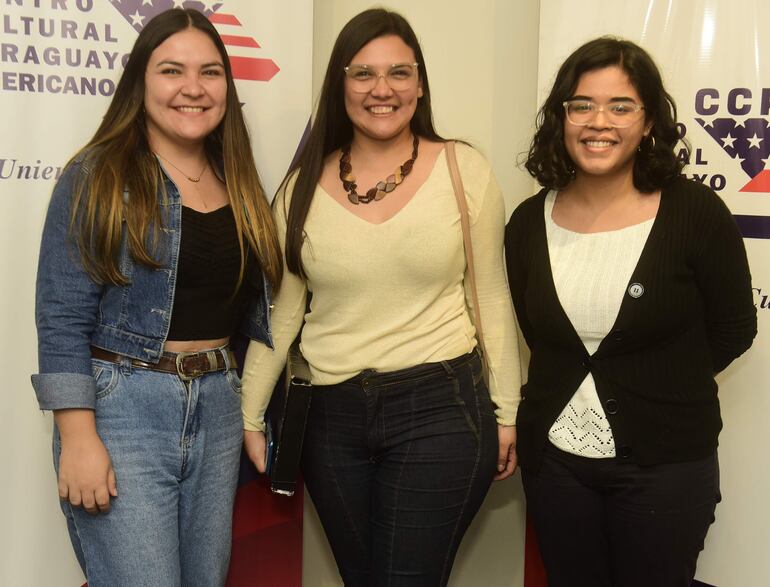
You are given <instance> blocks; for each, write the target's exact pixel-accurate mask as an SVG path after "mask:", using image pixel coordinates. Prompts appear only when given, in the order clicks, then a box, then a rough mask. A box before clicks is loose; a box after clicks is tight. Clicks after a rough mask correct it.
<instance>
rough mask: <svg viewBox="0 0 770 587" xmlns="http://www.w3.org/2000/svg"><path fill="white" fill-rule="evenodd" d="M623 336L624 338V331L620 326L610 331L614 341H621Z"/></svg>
mask: <svg viewBox="0 0 770 587" xmlns="http://www.w3.org/2000/svg"><path fill="white" fill-rule="evenodd" d="M625 338H626V333H625V331H623V330H621V329H620V328H616V329H615V330H613V331H612V340H614V341H616V342H621V341H622V340H624V339H625Z"/></svg>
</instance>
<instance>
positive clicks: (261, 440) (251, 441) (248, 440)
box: [243, 430, 267, 473]
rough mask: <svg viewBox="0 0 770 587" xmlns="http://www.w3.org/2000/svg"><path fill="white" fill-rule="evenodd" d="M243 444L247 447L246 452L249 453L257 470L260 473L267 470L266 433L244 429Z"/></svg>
mask: <svg viewBox="0 0 770 587" xmlns="http://www.w3.org/2000/svg"><path fill="white" fill-rule="evenodd" d="M243 446H244V448H245V449H246V454H247V455H249V459H250V460H251V462H252V463H254V466H255V467H256V468H257V471H259V472H260V473H264V472H265V460H266V458H267V457H266V454H265V453H266V450H267V443H266V442H265V434H264V433H263V432H256V431H253V430H244V431H243Z"/></svg>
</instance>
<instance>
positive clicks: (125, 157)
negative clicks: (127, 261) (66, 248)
mask: <svg viewBox="0 0 770 587" xmlns="http://www.w3.org/2000/svg"><path fill="white" fill-rule="evenodd" d="M191 28H192V29H196V30H199V31H201V32H203V33H205V34H206V35H207V36H208V37H209V38H210V39H211V41H212V42H213V43H214V45H215V46H216V48H217V51H218V52H219V54H220V56H221V57H222V62H223V65H224V68H225V78H226V80H227V97H226V106H225V115H224V118H223V119H222V121H221V122H220V123H219V125H218V126H217V128H215V129H214V130H213V131H212V132H211V133H210V134H209V135H208V136H207V137H206V139H205V142H204V148H205V151H206V156H207V157H208V159H209V161H210V162H211V163H212V165H213V166H214V167H215V168H217V169H221V171H222V173H223V175H224V180H225V185H226V187H227V193H228V196H229V199H230V205H231V206H232V210H233V216H234V217H235V227H236V232H237V235H238V242H239V245H240V249H241V270H240V277H239V283H240V280H242V279H243V276H244V271H245V262H246V261H245V260H246V256H247V255H246V254H244V252H245V249H246V247H248V248H249V249H250V250H252V251H253V252H254V253H255V254H256V256H257V259H258V260H259V262H260V265H261V267H262V270H263V271H264V272H265V275H266V276H267V278H268V280H269V281H270V282H271V284H272V285H273V287H274V288H278V286H279V285H280V282H281V277H282V274H283V262H282V259H281V250H280V246H279V243H278V235H277V232H276V229H275V224H274V222H273V216H272V214H271V211H270V205H269V203H268V202H267V198H265V194H264V190H263V189H262V184H261V183H260V180H259V175H258V173H257V168H256V166H255V164H254V157H253V156H252V152H251V144H250V141H249V134H248V130H247V129H246V123H245V121H244V119H243V114H242V111H241V105H240V102H239V100H238V93H237V91H236V89H235V82H234V81H233V74H232V69H231V67H230V60H229V59H228V57H227V51H226V50H225V46H224V43H223V42H222V39H221V38H220V36H219V33H217V31H216V29H215V28H214V26H213V25H212V24H211V22H209V20H208V19H207V18H206V17H205V16H204V15H203V14H201V13H200V12H198V11H196V10H192V9H189V8H188V9H171V10H167V11H165V12H162V13H160V14H159V15H158V16H156V17H155V18H153V19H152V20H150V21H149V22H148V23H147V25H146V26H145V27H144V28H143V29H142V31H141V32H140V33H139V36H138V37H137V39H136V42H135V43H134V47H133V49H132V50H131V54H130V56H129V59H128V62H127V63H126V67H125V69H124V70H123V75H122V76H121V77H120V81H119V82H118V85H117V88H116V90H115V95H114V96H113V97H112V101H111V102H110V105H109V107H108V108H107V113H106V114H105V115H104V118H103V119H102V122H101V124H100V125H99V128H98V129H97V130H96V133H95V134H94V136H93V137H92V138H91V140H90V141H88V143H87V144H86V145H85V146H84V147H83V148H82V149H80V151H78V153H77V154H76V155H75V156H74V157H73V158H72V159H71V160H70V162H69V163H68V165H71V164H75V163H77V162H79V161H81V160H85V164H84V166H85V167H86V168H87V170H88V171H87V173H84V174H81V176H80V178H79V180H78V181H77V184H76V186H75V193H74V198H73V205H72V214H71V218H70V231H71V233H72V234H73V236H74V237H75V240H76V242H77V244H78V249H79V252H80V255H81V258H82V261H83V266H84V268H85V269H86V271H87V272H88V274H89V275H90V276H91V277H92V278H93V279H94V280H95V281H97V282H99V283H112V284H115V285H124V284H126V283H127V282H128V279H127V278H126V277H125V276H124V275H123V274H122V273H121V271H120V267H119V264H120V261H119V256H120V249H121V239H122V237H123V234H124V227H125V234H126V240H127V245H128V249H129V251H130V253H131V255H132V256H133V257H134V259H135V260H136V261H137V262H138V263H142V264H144V265H147V266H150V267H158V266H159V264H158V261H157V260H156V259H155V255H156V251H154V250H153V246H154V245H156V244H157V242H158V235H159V231H160V230H161V225H162V221H161V215H160V209H159V206H158V195H157V194H158V189H159V188H160V189H162V186H163V174H162V172H161V169H160V166H159V164H158V160H157V159H156V157H155V155H154V154H153V153H152V151H151V149H150V145H149V140H148V136H147V122H146V120H145V113H144V93H145V70H146V69H147V63H148V61H149V60H150V56H151V55H152V52H153V51H155V49H156V48H157V47H158V46H159V45H160V44H161V43H163V42H164V41H165V40H166V39H168V38H169V37H170V36H171V35H173V34H176V33H179V32H182V31H185V30H188V29H191ZM124 189H127V190H128V193H129V194H131V197H130V202H128V203H127V202H125V201H124V199H123V192H124Z"/></svg>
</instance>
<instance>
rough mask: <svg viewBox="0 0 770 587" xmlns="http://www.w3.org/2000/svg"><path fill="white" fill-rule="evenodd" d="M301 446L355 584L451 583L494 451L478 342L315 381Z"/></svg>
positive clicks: (322, 512)
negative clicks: (435, 359) (393, 367)
mask: <svg viewBox="0 0 770 587" xmlns="http://www.w3.org/2000/svg"><path fill="white" fill-rule="evenodd" d="M304 446H305V448H304V455H303V461H304V462H303V467H304V474H305V482H306V485H307V489H308V491H309V493H310V496H311V497H312V499H313V503H314V504H315V507H316V510H317V511H318V515H319V516H320V518H321V523H322V524H323V527H324V530H325V532H326V536H327V538H328V540H329V543H330V544H331V547H332V551H333V553H334V557H335V559H336V561H337V567H338V569H339V572H340V575H341V576H342V578H343V580H344V581H345V585H346V586H347V587H373V586H377V587H381V586H388V587H402V586H415V587H416V586H419V587H432V586H435V585H446V583H447V580H448V578H449V573H450V571H451V569H452V564H453V562H454V557H455V554H456V553H457V548H458V547H459V545H460V541H461V540H462V537H463V535H464V534H465V531H466V529H467V528H468V525H469V524H470V522H471V520H472V519H473V516H474V515H475V514H476V512H477V511H478V509H479V507H480V506H481V503H482V501H483V500H484V497H485V495H486V494H487V491H488V490H489V486H490V483H491V481H492V477H493V475H494V474H495V466H496V462H497V424H496V422H495V417H494V413H493V405H492V402H491V400H490V399H489V392H488V390H487V388H486V385H485V384H484V381H483V378H482V370H481V361H480V359H479V357H478V354H477V353H475V352H474V353H470V354H468V355H464V356H462V357H458V358H456V359H452V360H450V361H443V362H441V363H429V364H424V365H419V366H417V367H412V368H409V369H403V370H400V371H394V372H389V373H378V372H375V371H371V370H367V371H363V372H362V373H360V374H359V375H357V376H356V377H353V378H352V379H349V380H347V381H344V382H342V383H339V384H337V385H329V386H318V387H317V388H316V387H314V389H313V400H312V403H311V413H310V419H309V422H308V428H307V432H306V436H305V445H304Z"/></svg>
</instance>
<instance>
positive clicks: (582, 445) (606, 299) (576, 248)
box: [544, 190, 654, 458]
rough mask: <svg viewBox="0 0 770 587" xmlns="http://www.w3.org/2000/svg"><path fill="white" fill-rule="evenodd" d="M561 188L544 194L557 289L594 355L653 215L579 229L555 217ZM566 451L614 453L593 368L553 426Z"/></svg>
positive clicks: (604, 455)
mask: <svg viewBox="0 0 770 587" xmlns="http://www.w3.org/2000/svg"><path fill="white" fill-rule="evenodd" d="M555 201H556V192H555V191H553V190H552V191H551V192H550V193H548V195H547V196H546V198H545V207H544V214H545V226H546V236H547V239H548V254H549V256H550V259H551V273H552V274H553V281H554V285H555V286H556V293H557V294H558V296H559V302H560V303H561V306H562V308H563V309H564V312H565V313H566V314H567V317H568V318H569V320H570V322H571V323H572V326H573V327H574V328H575V331H576V332H577V334H578V336H580V340H582V341H583V344H584V345H585V347H586V350H587V351H588V353H589V354H593V353H595V352H596V350H597V349H598V348H599V344H600V343H601V341H602V339H604V337H605V336H607V334H608V333H609V332H610V331H611V330H612V327H613V325H614V323H615V319H616V318H617V315H618V311H619V310H620V303H621V301H622V300H623V296H624V294H625V292H626V289H627V288H628V287H629V283H628V282H629V280H630V279H631V275H632V274H633V271H634V268H635V267H636V265H637V263H638V262H639V257H640V256H641V254H642V249H643V248H644V244H645V243H646V242H647V237H648V235H649V234H650V229H651V228H652V224H653V221H654V218H651V219H650V220H647V221H645V222H642V223H640V224H635V225H633V226H628V227H626V228H622V229H619V230H612V231H608V232H594V233H579V232H572V231H570V230H567V229H565V228H562V227H560V226H558V225H557V224H556V223H555V222H554V221H553V219H552V217H551V214H552V211H553V205H554V202H555ZM548 438H549V440H550V441H551V443H552V444H554V445H555V446H556V447H558V448H560V449H561V450H563V451H566V452H569V453H573V454H576V455H580V456H583V457H590V458H609V457H614V456H615V442H614V440H613V437H612V429H611V427H610V424H609V422H608V421H607V417H606V415H605V413H604V409H603V408H602V404H601V402H600V401H599V396H598V395H597V393H596V385H595V384H594V378H593V376H592V375H591V373H589V374H588V375H586V378H585V379H584V380H583V382H582V383H581V384H580V386H579V387H578V389H577V391H575V394H574V395H573V396H572V399H571V400H570V402H569V403H568V404H567V405H566V406H565V408H564V410H562V412H561V414H559V416H558V417H557V418H556V421H555V422H554V423H553V426H551V429H550V431H549V432H548Z"/></svg>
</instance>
